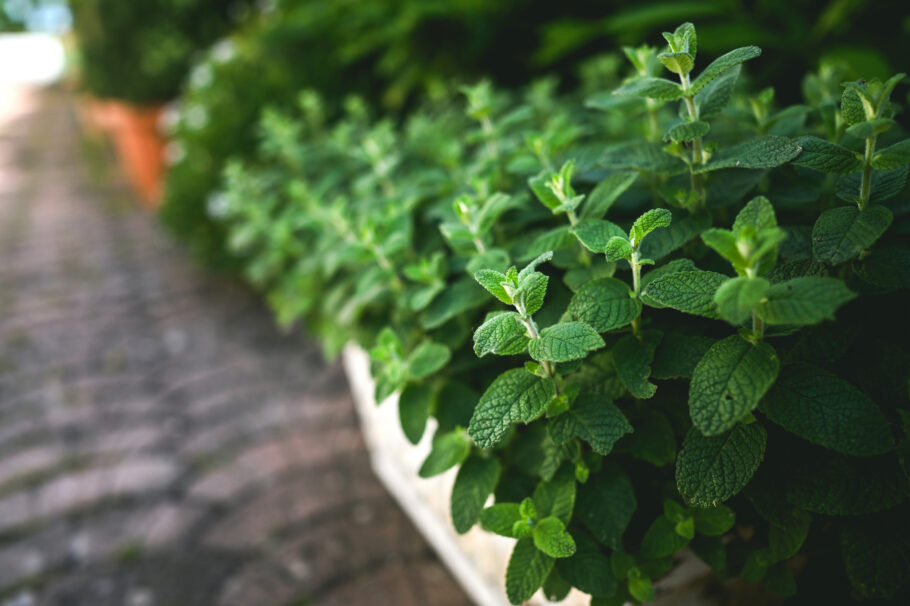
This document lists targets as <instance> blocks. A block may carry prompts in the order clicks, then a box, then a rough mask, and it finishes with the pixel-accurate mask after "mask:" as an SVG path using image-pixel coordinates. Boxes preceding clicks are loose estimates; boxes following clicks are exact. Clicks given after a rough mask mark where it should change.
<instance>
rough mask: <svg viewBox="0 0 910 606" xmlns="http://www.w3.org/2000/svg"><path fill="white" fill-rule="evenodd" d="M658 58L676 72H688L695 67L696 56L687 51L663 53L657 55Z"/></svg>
mask: <svg viewBox="0 0 910 606" xmlns="http://www.w3.org/2000/svg"><path fill="white" fill-rule="evenodd" d="M657 58H658V60H660V62H661V63H663V65H664V67H666V68H667V69H668V70H670V71H671V72H673V73H674V74H688V73H689V72H691V71H692V68H693V67H695V57H693V56H692V55H690V54H689V53H688V52H685V51H682V52H678V53H661V54H659V55H657Z"/></svg>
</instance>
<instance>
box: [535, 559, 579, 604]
mask: <svg viewBox="0 0 910 606" xmlns="http://www.w3.org/2000/svg"><path fill="white" fill-rule="evenodd" d="M556 561H557V562H559V560H556ZM542 591H543V595H544V597H545V598H547V600H549V601H550V602H561V601H563V600H564V599H566V596H568V595H569V592H570V591H572V584H571V583H569V582H568V581H567V580H565V579H564V578H563V576H562V575H561V574H560V573H559V569H558V567H557V566H554V567H553V570H551V571H550V574H549V576H547V580H546V581H544V583H543V590H542Z"/></svg>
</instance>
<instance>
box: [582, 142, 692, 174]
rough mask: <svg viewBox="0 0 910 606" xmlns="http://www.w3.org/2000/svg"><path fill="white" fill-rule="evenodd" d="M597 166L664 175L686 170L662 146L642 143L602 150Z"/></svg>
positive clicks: (620, 145)
mask: <svg viewBox="0 0 910 606" xmlns="http://www.w3.org/2000/svg"><path fill="white" fill-rule="evenodd" d="M598 164H600V165H601V166H603V167H604V168H616V169H633V170H647V171H651V172H656V173H665V174H678V173H681V172H683V171H685V170H686V164H685V163H684V162H683V161H682V160H680V159H679V158H675V157H673V156H671V155H670V154H668V153H666V152H664V150H663V146H662V145H660V144H657V143H648V142H644V141H632V142H628V143H617V144H616V145H611V146H609V147H607V149H605V150H604V152H603V154H602V155H601V156H600V159H599V161H598Z"/></svg>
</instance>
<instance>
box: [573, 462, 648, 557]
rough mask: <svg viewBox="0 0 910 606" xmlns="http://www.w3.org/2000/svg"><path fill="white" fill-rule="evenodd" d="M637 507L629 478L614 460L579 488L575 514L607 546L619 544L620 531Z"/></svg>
mask: <svg viewBox="0 0 910 606" xmlns="http://www.w3.org/2000/svg"><path fill="white" fill-rule="evenodd" d="M637 507H638V504H637V502H636V501H635V491H634V490H633V489H632V482H631V481H629V477H628V476H627V475H626V473H625V471H623V469H622V467H620V466H619V465H617V464H615V463H611V464H607V465H605V466H604V469H602V470H601V471H600V472H598V473H597V474H593V475H592V476H591V478H589V479H588V482H587V484H584V485H583V486H581V488H580V489H579V491H578V503H577V505H576V514H575V515H576V518H577V519H578V520H579V521H581V523H582V524H583V525H584V526H585V528H587V529H588V530H589V531H591V534H593V535H594V536H595V537H596V538H597V540H598V541H600V542H601V543H603V544H604V545H606V546H607V547H609V548H610V549H621V548H622V535H623V533H624V532H625V530H626V527H627V526H628V525H629V521H630V520H631V519H632V514H633V513H635V509H636V508H637Z"/></svg>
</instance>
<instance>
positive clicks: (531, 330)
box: [516, 306, 559, 395]
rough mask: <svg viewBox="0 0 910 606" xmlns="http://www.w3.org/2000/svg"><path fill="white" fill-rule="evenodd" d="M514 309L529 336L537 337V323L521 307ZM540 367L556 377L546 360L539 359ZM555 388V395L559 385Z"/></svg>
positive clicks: (538, 333)
mask: <svg viewBox="0 0 910 606" xmlns="http://www.w3.org/2000/svg"><path fill="white" fill-rule="evenodd" d="M516 309H517V310H518V314H519V315H520V316H521V323H522V324H524V325H525V328H527V329H528V334H529V335H531V338H532V339H539V338H540V332H539V331H538V330H537V324H536V323H535V322H534V318H532V317H531V316H529V315H528V314H527V313H525V311H524V308H523V307H519V306H516ZM540 367H541V368H543V371H544V373H546V375H547V376H548V377H556V371H555V370H554V368H553V367H552V366H551V365H550V363H549V362H547V361H546V360H543V361H541V363H540ZM556 388H557V389H556V395H559V385H557V386H556Z"/></svg>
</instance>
